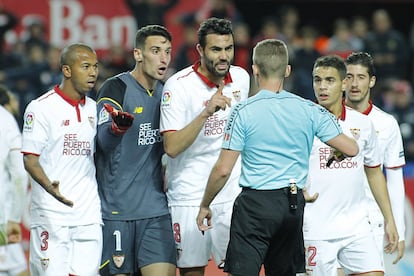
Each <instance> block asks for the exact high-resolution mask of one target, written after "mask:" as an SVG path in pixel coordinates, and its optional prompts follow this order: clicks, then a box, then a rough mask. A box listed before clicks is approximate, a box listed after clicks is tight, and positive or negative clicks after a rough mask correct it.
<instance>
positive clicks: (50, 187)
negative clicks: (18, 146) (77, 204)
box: [23, 154, 73, 207]
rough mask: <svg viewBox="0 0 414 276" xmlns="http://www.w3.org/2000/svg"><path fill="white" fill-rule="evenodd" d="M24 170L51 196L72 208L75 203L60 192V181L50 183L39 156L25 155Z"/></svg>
mask: <svg viewBox="0 0 414 276" xmlns="http://www.w3.org/2000/svg"><path fill="white" fill-rule="evenodd" d="M23 160H24V168H25V169H26V171H27V172H28V173H29V174H30V176H31V177H32V178H33V179H34V180H35V181H36V182H37V183H39V184H40V186H42V188H43V189H45V190H46V191H47V192H48V193H49V194H50V195H52V196H53V197H54V198H56V199H57V200H58V201H60V202H62V203H63V204H65V205H67V206H70V207H72V206H73V202H72V201H70V200H69V199H67V198H65V197H64V196H63V195H62V194H61V193H60V191H59V181H56V180H55V181H50V180H49V178H48V177H47V175H46V173H45V172H44V170H43V168H42V166H41V165H40V163H39V156H38V155H34V154H24V158H23Z"/></svg>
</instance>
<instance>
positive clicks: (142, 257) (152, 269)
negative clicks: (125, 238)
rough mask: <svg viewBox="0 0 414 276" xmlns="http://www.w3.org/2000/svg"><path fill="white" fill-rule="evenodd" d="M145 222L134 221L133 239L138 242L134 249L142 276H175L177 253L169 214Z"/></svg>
mask: <svg viewBox="0 0 414 276" xmlns="http://www.w3.org/2000/svg"><path fill="white" fill-rule="evenodd" d="M145 221H146V222H141V221H136V223H137V224H136V229H137V231H136V237H135V241H139V243H137V244H136V248H137V249H138V253H137V259H138V267H139V268H140V270H141V274H142V276H152V275H163V276H175V275H176V263H177V251H176V249H175V242H174V237H173V231H172V228H171V217H170V214H168V215H164V216H160V217H156V218H150V219H146V220H145ZM144 223H145V224H144Z"/></svg>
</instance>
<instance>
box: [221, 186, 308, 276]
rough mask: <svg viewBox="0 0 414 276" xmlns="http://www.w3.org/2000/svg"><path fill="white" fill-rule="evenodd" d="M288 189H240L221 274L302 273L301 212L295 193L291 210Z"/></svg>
mask: <svg viewBox="0 0 414 276" xmlns="http://www.w3.org/2000/svg"><path fill="white" fill-rule="evenodd" d="M288 193H289V190H288V188H283V189H278V190H264V191H263V190H252V189H246V188H245V189H243V191H242V192H241V193H240V195H239V196H238V197H237V198H236V200H235V202H234V208H233V214H232V219H231V228H230V241H229V245H228V249H227V255H226V261H225V267H224V271H226V272H229V273H231V274H232V275H238V276H243V275H245V276H253V275H259V273H260V269H261V265H262V264H264V268H265V272H266V275H277V276H294V275H295V274H296V273H302V272H305V252H304V244H303V233H302V225H303V209H304V206H305V199H304V197H303V193H302V190H298V194H297V196H298V199H297V209H296V210H290V208H289V200H288Z"/></svg>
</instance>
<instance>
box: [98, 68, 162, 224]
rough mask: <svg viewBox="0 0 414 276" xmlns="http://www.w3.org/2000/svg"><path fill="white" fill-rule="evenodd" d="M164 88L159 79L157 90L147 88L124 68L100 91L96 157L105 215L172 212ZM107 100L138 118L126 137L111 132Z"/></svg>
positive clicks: (124, 217)
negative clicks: (166, 187) (162, 128)
mask: <svg viewBox="0 0 414 276" xmlns="http://www.w3.org/2000/svg"><path fill="white" fill-rule="evenodd" d="M162 87H163V83H161V82H158V84H157V87H156V89H155V90H154V91H147V90H146V89H145V88H144V87H142V86H141V85H140V84H139V83H138V82H137V81H136V80H135V79H134V78H133V77H132V75H131V74H130V73H129V72H124V73H121V74H119V75H116V76H114V77H112V78H109V79H108V80H106V81H105V82H104V83H103V85H102V87H101V88H100V90H99V92H98V96H97V104H98V107H97V110H98V134H97V140H98V141H97V150H96V156H95V160H96V167H97V168H96V170H97V180H98V190H99V195H100V198H101V202H102V215H103V218H104V219H107V220H136V219H143V218H151V217H157V216H161V215H165V214H168V207H167V199H166V195H165V193H164V192H163V177H162V165H161V157H162V155H163V153H164V150H163V142H162V136H161V135H160V132H159V120H160V101H161V93H162ZM104 103H108V104H111V105H112V106H113V107H114V108H116V109H118V110H122V111H125V112H129V113H130V114H132V115H133V116H134V122H133V125H132V126H131V127H130V128H129V129H128V130H127V132H126V133H125V134H124V135H122V136H117V135H115V134H113V133H112V132H111V122H112V119H111V116H110V115H109V114H108V112H106V111H105V108H104V107H103V104H104Z"/></svg>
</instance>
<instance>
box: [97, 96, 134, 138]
mask: <svg viewBox="0 0 414 276" xmlns="http://www.w3.org/2000/svg"><path fill="white" fill-rule="evenodd" d="M104 107H105V109H106V111H108V113H109V114H111V117H112V125H111V129H112V131H113V132H114V133H115V134H117V135H122V134H124V133H125V132H126V131H127V130H128V129H129V128H130V127H131V126H132V123H133V121H134V116H133V115H132V114H130V113H128V112H123V111H119V110H117V109H115V108H114V107H113V106H112V105H110V104H106V103H104Z"/></svg>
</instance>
